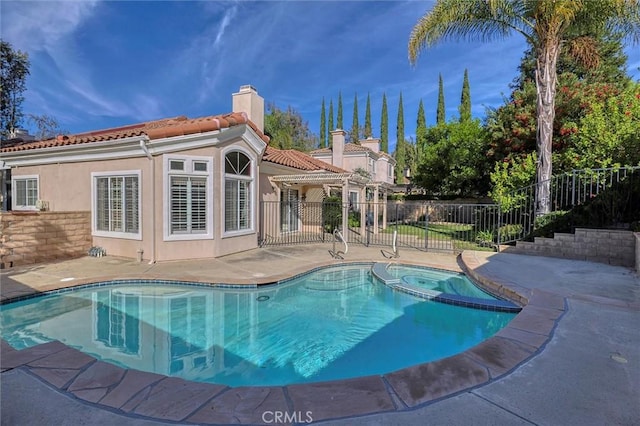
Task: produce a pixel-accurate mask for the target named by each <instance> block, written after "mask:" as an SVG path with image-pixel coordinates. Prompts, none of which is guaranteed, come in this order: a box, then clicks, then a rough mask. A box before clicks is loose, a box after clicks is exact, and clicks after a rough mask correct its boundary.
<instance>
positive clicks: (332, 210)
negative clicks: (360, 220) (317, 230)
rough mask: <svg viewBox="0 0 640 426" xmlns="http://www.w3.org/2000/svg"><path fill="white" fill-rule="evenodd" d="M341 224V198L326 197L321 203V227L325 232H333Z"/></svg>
mask: <svg viewBox="0 0 640 426" xmlns="http://www.w3.org/2000/svg"><path fill="white" fill-rule="evenodd" d="M341 223H342V198H340V197H336V196H333V197H327V198H325V199H324V201H322V227H323V228H324V231H325V232H329V233H331V232H333V230H334V229H335V228H338V227H339V226H340V224H341Z"/></svg>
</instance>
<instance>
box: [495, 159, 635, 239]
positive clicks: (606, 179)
mask: <svg viewBox="0 0 640 426" xmlns="http://www.w3.org/2000/svg"><path fill="white" fill-rule="evenodd" d="M638 177H640V166H636V167H617V168H613V167H611V168H599V169H583V170H573V171H571V172H567V173H563V174H561V175H557V176H554V177H553V178H551V179H550V180H549V181H547V182H550V186H551V212H558V211H566V210H571V209H572V208H574V207H576V206H578V205H581V204H584V203H585V202H586V201H588V200H591V199H593V198H595V197H597V196H598V195H599V194H601V193H602V192H603V191H605V190H607V189H610V188H614V187H617V186H619V185H620V184H621V183H623V182H624V181H625V180H627V179H637V178H638ZM539 185H542V183H536V184H532V185H529V186H525V187H523V188H519V189H517V190H515V191H513V192H511V193H509V194H507V195H506V196H505V197H503V198H502V199H501V200H499V201H500V211H501V215H500V223H499V226H498V237H497V238H498V239H497V241H499V242H500V243H508V242H513V241H518V240H521V239H523V238H525V237H527V236H529V235H531V234H532V233H533V232H534V230H535V228H536V205H537V204H536V201H537V200H536V193H537V191H536V190H537V188H538V186H539ZM612 203H613V200H612ZM612 208H613V207H612Z"/></svg>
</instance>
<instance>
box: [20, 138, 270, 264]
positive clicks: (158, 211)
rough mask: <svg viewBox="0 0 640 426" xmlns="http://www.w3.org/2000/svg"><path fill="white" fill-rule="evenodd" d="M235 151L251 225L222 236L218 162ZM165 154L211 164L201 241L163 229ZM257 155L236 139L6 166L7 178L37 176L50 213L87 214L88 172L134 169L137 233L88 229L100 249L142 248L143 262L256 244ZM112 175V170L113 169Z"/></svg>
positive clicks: (119, 252)
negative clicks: (243, 171) (248, 186)
mask: <svg viewBox="0 0 640 426" xmlns="http://www.w3.org/2000/svg"><path fill="white" fill-rule="evenodd" d="M236 149H237V150H241V152H243V153H244V154H246V155H247V156H249V158H250V159H251V161H252V174H253V178H254V181H253V193H252V214H251V229H250V230H246V231H241V232H237V233H234V234H225V232H224V170H225V168H224V166H225V163H224V162H225V158H224V156H225V155H226V153H228V152H229V151H232V150H236ZM165 156H196V157H205V158H208V159H209V160H210V163H209V164H210V165H211V167H212V169H213V170H212V174H211V177H210V179H211V193H210V194H208V195H209V196H210V197H212V201H213V202H212V204H213V205H212V209H211V210H210V211H208V212H207V214H208V215H210V216H212V222H211V223H212V230H213V233H212V236H211V237H210V238H207V239H197V240H196V239H194V240H180V241H170V240H168V239H167V233H166V232H167V231H166V230H165V226H166V225H165V224H166V219H165V217H166V216H167V215H168V214H167V213H166V212H167V210H168V207H167V202H168V201H167V197H168V195H167V194H168V189H167V187H168V180H167V178H166V171H165V167H166V166H165ZM259 161H260V155H259V154H257V153H256V152H255V151H254V150H252V149H251V147H250V146H249V144H248V143H247V142H245V141H244V140H243V139H242V138H241V137H238V138H236V139H233V140H230V141H228V142H225V143H218V144H216V145H213V143H212V145H211V146H207V147H203V148H196V149H187V150H176V151H173V152H170V153H167V152H165V153H162V154H158V155H154V156H153V157H152V159H149V158H148V157H146V156H145V155H144V153H143V152H142V150H141V151H140V156H139V157H135V158H125V159H113V160H101V161H85V162H75V163H56V164H45V165H38V166H24V167H16V168H13V169H12V177H14V178H15V177H20V176H27V175H37V176H38V179H39V194H38V196H39V198H40V199H41V200H44V201H46V202H48V209H49V210H50V211H52V212H70V211H82V212H90V213H91V215H93V214H94V212H93V198H92V187H93V178H92V174H95V173H107V172H123V171H127V172H136V173H139V176H140V180H139V184H140V206H141V208H140V231H141V232H140V236H139V237H138V238H129V237H127V238H121V237H111V236H98V235H95V234H96V233H95V232H93V233H92V237H91V239H92V245H94V246H99V247H103V248H104V249H105V250H106V251H107V254H109V255H115V256H124V257H130V258H136V257H137V256H138V253H139V251H142V257H143V259H144V260H154V261H164V260H182V259H198V258H211V257H218V256H223V255H226V254H230V253H235V252H239V251H244V250H249V249H252V248H255V247H257V233H258V226H259V223H258V209H259V201H258V200H259V194H260V179H259V175H260V173H259ZM114 174H116V175H117V174H118V173H114Z"/></svg>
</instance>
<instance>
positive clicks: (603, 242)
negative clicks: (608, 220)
mask: <svg viewBox="0 0 640 426" xmlns="http://www.w3.org/2000/svg"><path fill="white" fill-rule="evenodd" d="M505 251H507V252H509V253H521V254H532V255H539V256H549V257H560V258H565V259H576V260H587V261H591V262H599V263H606V264H609V265H618V266H627V267H631V268H636V269H637V270H638V271H640V233H635V234H634V233H633V232H631V231H619V230H610V229H583V228H577V229H576V232H575V234H562V233H557V234H555V235H554V238H540V237H536V238H535V241H534V242H527V241H518V242H517V243H516V246H515V247H509V248H507V249H506V250H505Z"/></svg>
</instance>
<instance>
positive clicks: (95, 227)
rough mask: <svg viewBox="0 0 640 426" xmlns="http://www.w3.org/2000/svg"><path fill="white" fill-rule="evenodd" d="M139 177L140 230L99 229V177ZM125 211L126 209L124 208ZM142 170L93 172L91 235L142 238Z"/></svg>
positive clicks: (126, 238)
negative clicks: (97, 206)
mask: <svg viewBox="0 0 640 426" xmlns="http://www.w3.org/2000/svg"><path fill="white" fill-rule="evenodd" d="M104 177H111V178H125V177H137V178H138V232H115V231H101V230H98V220H97V215H98V212H97V210H96V204H97V197H98V191H97V189H98V188H97V182H98V181H97V178H104ZM123 213H124V210H123ZM142 216H143V215H142V172H141V171H140V170H118V171H113V172H92V173H91V235H93V236H94V237H107V238H122V239H125V240H142Z"/></svg>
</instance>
